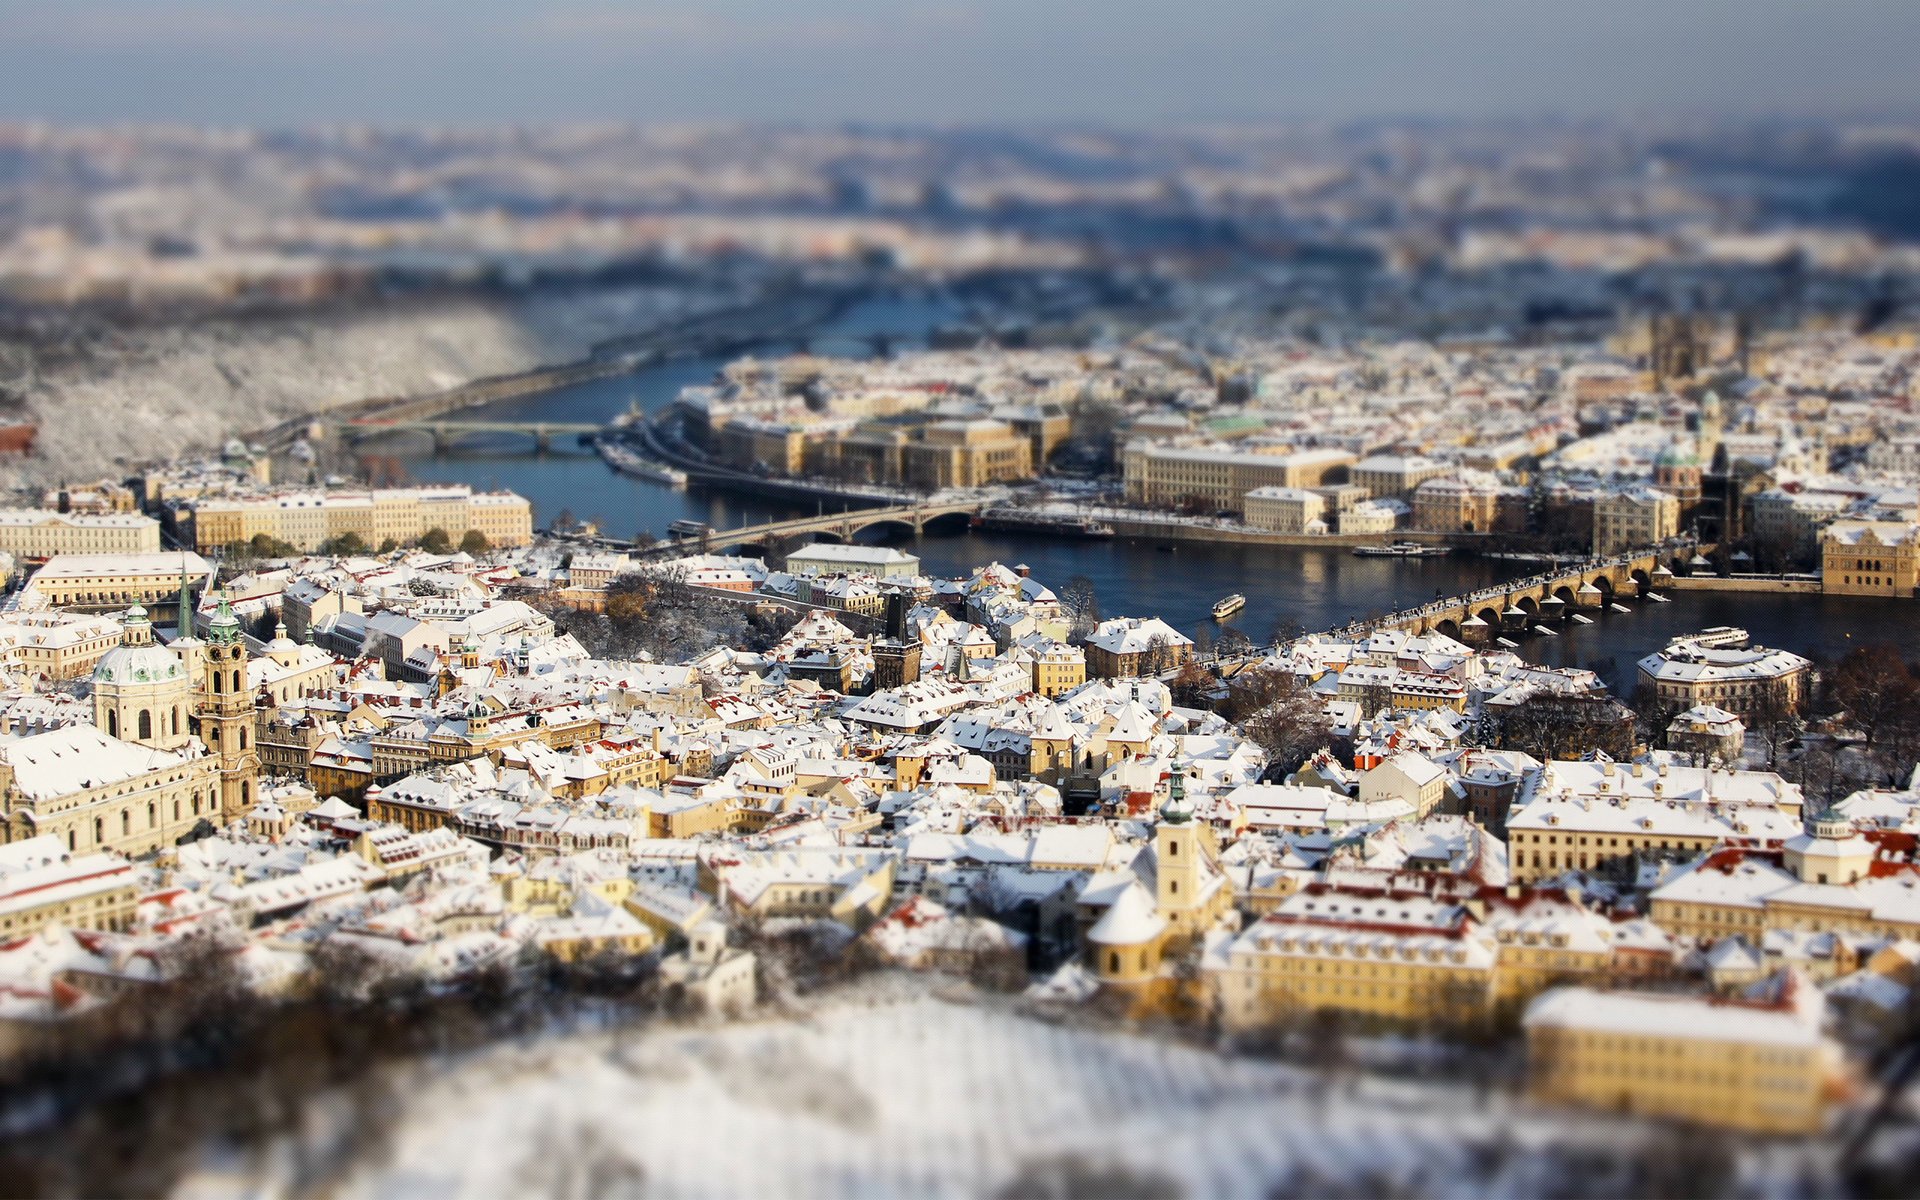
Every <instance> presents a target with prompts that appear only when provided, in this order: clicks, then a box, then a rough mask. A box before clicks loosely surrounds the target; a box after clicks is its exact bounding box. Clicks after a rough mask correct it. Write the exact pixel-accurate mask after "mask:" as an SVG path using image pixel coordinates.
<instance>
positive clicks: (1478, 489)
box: [1413, 471, 1526, 533]
mask: <svg viewBox="0 0 1920 1200" xmlns="http://www.w3.org/2000/svg"><path fill="white" fill-rule="evenodd" d="M1525 500H1526V491H1525V490H1524V489H1522V488H1514V487H1507V486H1505V485H1503V484H1501V483H1500V481H1499V480H1498V479H1495V478H1494V477H1493V476H1491V475H1488V474H1486V473H1485V472H1482V471H1460V472H1457V473H1455V474H1451V475H1442V476H1440V477H1438V478H1435V479H1429V480H1427V481H1426V482H1425V483H1422V484H1421V485H1420V486H1419V487H1417V488H1415V489H1414V492H1413V527H1414V528H1415V529H1424V530H1427V531H1429V532H1432V533H1490V532H1493V531H1495V530H1517V529H1520V528H1522V527H1523V526H1524V524H1525V519H1526V512H1525V508H1524V502H1525Z"/></svg>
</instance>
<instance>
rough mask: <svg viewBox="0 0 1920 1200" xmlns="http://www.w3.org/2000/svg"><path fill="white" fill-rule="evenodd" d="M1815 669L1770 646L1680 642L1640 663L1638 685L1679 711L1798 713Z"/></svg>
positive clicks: (1784, 651)
mask: <svg viewBox="0 0 1920 1200" xmlns="http://www.w3.org/2000/svg"><path fill="white" fill-rule="evenodd" d="M1812 670H1813V664H1812V663H1811V662H1809V661H1808V660H1806V659H1804V658H1802V657H1800V656H1799V655H1798V654H1794V653H1792V652H1791V651H1787V650H1769V649H1768V648H1766V647H1765V646H1748V647H1737V646H1711V645H1707V644H1705V643H1703V642H1700V641H1695V640H1693V639H1691V638H1675V639H1674V640H1673V641H1671V642H1669V643H1667V645H1666V647H1665V648H1663V649H1660V650H1656V651H1654V652H1653V653H1652V654H1649V655H1647V656H1646V657H1645V658H1643V659H1641V660H1640V664H1639V681H1640V683H1641V685H1643V686H1645V687H1650V688H1652V689H1653V690H1654V693H1655V695H1657V696H1658V697H1659V699H1660V700H1661V702H1662V703H1664V704H1666V705H1669V706H1671V708H1672V710H1673V711H1675V712H1678V711H1680V710H1683V709H1688V708H1692V707H1694V706H1695V705H1699V704H1711V705H1713V706H1714V707H1716V708H1720V709H1724V710H1726V711H1727V712H1730V713H1732V714H1734V715H1735V716H1737V717H1748V718H1751V717H1753V716H1755V715H1756V714H1758V715H1761V716H1764V715H1766V714H1767V713H1768V712H1770V711H1781V712H1792V711H1797V710H1798V709H1799V707H1800V706H1801V704H1803V703H1804V702H1805V700H1806V694H1807V683H1808V677H1809V675H1810V674H1811V673H1812Z"/></svg>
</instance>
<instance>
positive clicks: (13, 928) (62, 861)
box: [0, 834, 140, 942]
mask: <svg viewBox="0 0 1920 1200" xmlns="http://www.w3.org/2000/svg"><path fill="white" fill-rule="evenodd" d="M138 883H139V881H138V880H137V879H135V877H134V873H133V864H132V863H129V862H128V861H127V860H126V859H124V858H121V857H120V856H119V855H117V854H80V855H75V854H73V853H71V852H69V850H68V849H67V845H66V843H65V842H63V841H61V840H60V839H59V838H58V837H55V836H53V835H51V834H48V835H45V836H41V837H29V838H26V839H25V840H23V841H17V842H13V843H11V844H8V845H5V846H0V941H6V942H11V941H14V940H16V939H19V938H24V937H31V936H32V935H33V934H36V933H38V932H40V931H41V930H42V929H45V928H46V927H47V926H48V925H53V924H59V925H63V926H65V927H67V928H68V929H109V930H120V929H126V928H128V927H130V926H131V925H132V924H133V914H134V906H135V904H136V902H137V901H138V899H139V896H140V889H139V886H138Z"/></svg>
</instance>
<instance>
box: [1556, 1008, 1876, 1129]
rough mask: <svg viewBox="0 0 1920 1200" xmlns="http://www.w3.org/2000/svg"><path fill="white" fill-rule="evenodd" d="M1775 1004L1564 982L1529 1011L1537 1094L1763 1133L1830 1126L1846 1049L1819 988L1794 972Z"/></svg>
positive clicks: (1560, 1099) (1569, 1102)
mask: <svg viewBox="0 0 1920 1200" xmlns="http://www.w3.org/2000/svg"><path fill="white" fill-rule="evenodd" d="M1781 990H1782V991H1783V992H1785V993H1786V994H1785V995H1784V996H1782V997H1781V998H1780V999H1777V1000H1774V1001H1770V1002H1769V1001H1740V1000H1727V999H1722V998H1718V997H1705V996H1688V995H1673V994H1668V993H1653V992H1630V991H1619V992H1602V991H1592V990H1589V989H1586V988H1557V989H1555V990H1553V991H1550V992H1547V993H1545V994H1544V995H1542V996H1540V997H1539V999H1537V1000H1535V1001H1534V1003H1533V1004H1532V1005H1531V1006H1530V1007H1529V1008H1528V1009H1527V1015H1526V1017H1525V1019H1524V1022H1523V1024H1524V1027H1525V1029H1526V1036H1527V1071H1528V1076H1529V1081H1530V1084H1531V1087H1532V1090H1533V1092H1534V1094H1535V1095H1536V1096H1538V1097H1539V1098H1541V1099H1543V1100H1547V1101H1550V1102H1553V1103H1563V1104H1579V1105H1583V1106H1586V1107H1590V1108H1600V1109H1606V1110H1608V1111H1613V1112H1630V1113H1636V1114H1641V1115H1645V1116H1653V1117H1663V1118H1669V1119H1676V1120H1683V1121H1693V1122H1697V1123H1699V1124H1702V1125H1713V1126H1720V1127H1724V1128H1731V1129H1739V1130H1745V1131H1748V1132H1752V1133H1762V1134H1790V1135H1791V1134H1812V1133H1818V1132H1820V1130H1821V1129H1822V1128H1823V1127H1824V1124H1825V1110H1826V1095H1827V1088H1828V1084H1829V1082H1830V1081H1831V1080H1832V1078H1833V1076H1834V1073H1835V1069H1836V1067H1837V1065H1838V1052H1837V1050H1836V1049H1835V1047H1834V1046H1833V1045H1832V1043H1830V1042H1828V1041H1827V1040H1826V1038H1824V1037H1823V1036H1822V1035H1821V1032H1820V1015H1819V1014H1820V1010H1821V1008H1822V1007H1823V1005H1821V1004H1820V1003H1819V994H1818V993H1817V992H1814V991H1813V990H1812V989H1811V988H1808V987H1806V986H1805V985H1801V984H1797V983H1795V982H1794V981H1793V980H1792V978H1791V977H1788V978H1787V980H1786V981H1785V985H1784V986H1783V987H1782V989H1781Z"/></svg>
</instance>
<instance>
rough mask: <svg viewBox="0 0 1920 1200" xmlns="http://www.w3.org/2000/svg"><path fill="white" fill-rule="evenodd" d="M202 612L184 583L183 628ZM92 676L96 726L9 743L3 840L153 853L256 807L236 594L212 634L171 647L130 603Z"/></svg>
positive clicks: (4, 756) (0, 771)
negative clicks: (45, 839) (117, 637)
mask: <svg viewBox="0 0 1920 1200" xmlns="http://www.w3.org/2000/svg"><path fill="white" fill-rule="evenodd" d="M191 616H192V610H191V604H190V597H189V596H188V595H187V594H186V590H185V588H184V587H183V589H182V594H181V602H180V628H181V629H182V630H183V631H191V629H192V624H191ZM92 682H93V724H92V725H70V726H66V727H64V728H60V729H54V730H50V731H48V732H46V733H41V734H36V735H33V736H31V737H23V738H19V739H16V740H13V741H9V742H4V743H0V830H3V831H4V832H3V833H0V838H4V840H6V841H9V842H11V841H19V840H23V839H25V838H30V837H38V836H43V835H47V834H52V835H54V836H55V837H58V838H59V839H60V840H61V841H63V842H65V843H66V845H67V849H68V851H69V852H72V853H87V852H91V851H95V850H114V851H118V852H120V853H123V854H128V855H140V854H149V853H152V852H154V851H157V850H161V849H164V848H166V847H168V846H173V845H176V844H178V843H179V842H180V841H182V840H184V839H186V838H189V837H191V836H193V835H194V834H195V833H196V832H204V830H205V829H208V828H212V827H214V826H217V825H223V824H225V823H227V822H229V821H233V820H235V819H237V818H240V817H243V816H245V815H246V813H247V812H248V811H249V810H250V809H251V808H252V807H253V805H254V803H255V802H256V801H257V799H258V797H259V787H260V757H259V753H258V751H257V749H256V748H255V747H254V746H253V744H252V743H253V732H254V729H253V726H254V710H255V707H256V702H255V699H254V695H253V693H252V690H251V689H250V688H249V687H248V686H247V648H246V643H245V640H244V639H243V638H242V637H241V632H240V621H239V618H237V617H236V616H235V615H234V612H233V609H232V607H231V606H230V605H229V604H228V603H227V602H226V600H224V599H223V600H222V601H221V602H220V606H219V609H218V611H217V612H216V613H215V615H214V618H213V621H212V624H211V626H210V627H209V629H208V632H207V637H206V640H204V641H202V640H201V639H199V638H196V637H193V636H191V634H190V632H188V633H187V634H186V635H185V636H182V637H180V638H178V639H176V640H175V641H174V643H173V644H172V645H171V646H163V645H160V644H159V643H157V642H156V641H154V638H153V625H152V623H151V621H150V620H149V619H148V616H147V612H146V610H145V609H143V608H140V607H139V606H137V605H136V606H135V607H133V608H131V609H129V610H128V611H127V613H126V615H125V616H124V617H123V618H122V625H121V641H120V645H119V646H117V647H116V648H114V649H113V650H110V651H108V652H107V653H106V655H105V656H103V657H102V658H101V659H100V661H99V663H98V664H97V665H96V666H95V667H94V672H93V681H92Z"/></svg>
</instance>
